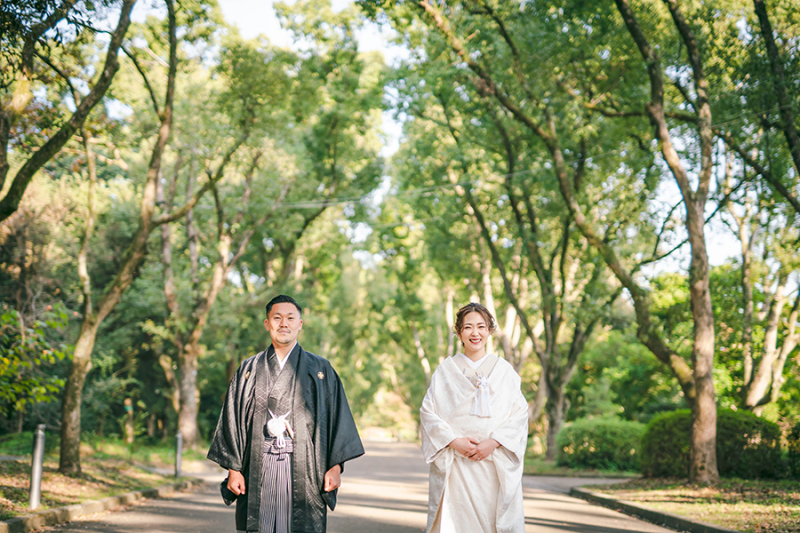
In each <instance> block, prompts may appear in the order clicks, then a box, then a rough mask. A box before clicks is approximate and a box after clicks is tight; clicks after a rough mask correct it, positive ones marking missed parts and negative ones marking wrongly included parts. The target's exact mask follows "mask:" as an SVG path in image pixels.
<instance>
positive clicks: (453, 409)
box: [420, 303, 528, 533]
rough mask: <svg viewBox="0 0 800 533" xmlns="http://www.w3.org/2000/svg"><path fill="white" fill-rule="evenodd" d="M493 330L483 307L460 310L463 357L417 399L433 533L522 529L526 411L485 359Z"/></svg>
mask: <svg viewBox="0 0 800 533" xmlns="http://www.w3.org/2000/svg"><path fill="white" fill-rule="evenodd" d="M496 328H497V324H496V322H495V319H494V317H493V316H492V314H491V313H490V312H489V310H488V309H487V308H486V307H484V306H482V305H480V304H477V303H470V304H467V305H465V306H464V307H462V308H461V309H460V310H459V312H458V315H457V317H456V324H455V333H456V335H457V336H458V337H459V339H460V340H461V344H462V346H463V349H464V352H463V353H459V354H456V355H455V356H453V357H448V358H447V359H446V360H445V361H444V362H443V363H442V364H441V365H439V368H437V369H436V372H435V373H434V374H433V377H432V378H431V385H430V387H429V388H428V392H427V393H426V394H425V399H424V400H423V401H422V407H421V408H420V421H421V425H422V452H423V454H424V455H425V460H426V461H427V462H428V463H429V464H430V480H429V490H428V527H427V531H428V532H430V533H438V532H441V533H465V532H471V531H482V532H484V533H524V531H525V516H524V513H523V507H522V466H523V462H524V461H523V459H524V455H525V448H526V445H527V438H528V405H527V402H526V401H525V398H524V396H523V395H522V392H521V391H520V378H519V376H518V375H517V373H516V372H515V371H514V368H513V367H512V366H511V365H510V364H509V363H508V362H507V361H506V360H504V359H500V358H499V357H497V356H496V355H493V354H488V353H486V342H487V340H488V339H489V336H490V335H491V334H492V333H493V332H494V331H495V329H496Z"/></svg>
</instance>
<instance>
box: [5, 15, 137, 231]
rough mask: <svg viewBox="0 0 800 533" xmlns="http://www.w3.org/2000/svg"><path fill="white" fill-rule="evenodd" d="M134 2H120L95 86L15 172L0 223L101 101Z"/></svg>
mask: <svg viewBox="0 0 800 533" xmlns="http://www.w3.org/2000/svg"><path fill="white" fill-rule="evenodd" d="M135 2H136V0H124V1H123V3H122V11H121V12H120V17H119V22H118V24H117V28H116V29H115V30H114V34H113V35H112V37H111V41H110V42H109V45H108V52H107V53H106V61H105V65H104V67H103V70H102V72H101V74H100V78H99V79H98V80H97V83H95V85H94V87H93V88H92V90H91V91H90V92H89V94H88V95H86V97H85V98H83V99H82V100H81V102H80V104H76V105H77V108H76V109H75V112H74V113H73V114H72V117H70V119H69V121H67V123H66V124H64V125H63V126H62V127H61V129H59V130H58V132H56V134H55V135H53V136H52V137H51V138H50V140H48V141H47V142H46V143H45V144H44V145H43V146H42V147H41V148H39V150H37V151H36V153H34V154H33V155H31V157H30V158H29V159H28V160H27V161H26V162H25V164H23V165H22V168H20V169H19V171H18V172H17V174H16V176H15V177H14V181H13V182H12V183H11V187H9V189H8V192H7V193H6V195H5V196H4V197H3V199H2V200H0V222H2V221H3V220H5V219H7V218H8V217H9V216H11V215H12V214H13V213H14V211H16V210H17V208H18V207H19V203H20V202H21V201H22V197H23V195H24V194H25V190H26V189H27V188H28V184H29V183H30V181H31V179H33V176H34V174H36V172H38V171H39V169H41V168H42V167H43V166H44V165H45V164H46V163H47V162H48V161H50V160H51V159H52V158H53V157H54V156H55V155H56V154H57V153H58V151H59V150H61V148H62V147H63V146H64V145H65V144H66V143H67V141H69V139H70V138H71V137H72V135H73V134H74V133H75V132H76V131H77V130H78V129H80V127H81V125H82V124H83V123H84V121H85V120H86V117H88V116H89V113H90V112H91V111H92V109H93V108H94V106H95V105H97V104H98V103H99V102H100V100H102V98H103V96H104V95H105V94H106V91H107V90H108V88H109V87H110V86H111V82H112V80H113V79H114V75H115V74H116V73H117V71H118V70H119V57H118V55H119V47H120V46H121V45H122V39H123V38H124V37H125V33H126V32H127V31H128V27H129V26H130V23H131V18H130V15H131V10H132V9H133V5H134V3H135Z"/></svg>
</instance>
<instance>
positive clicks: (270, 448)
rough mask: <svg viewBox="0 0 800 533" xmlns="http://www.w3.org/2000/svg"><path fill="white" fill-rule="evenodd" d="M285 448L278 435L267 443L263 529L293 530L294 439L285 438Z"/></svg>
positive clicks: (280, 532) (263, 532)
mask: <svg viewBox="0 0 800 533" xmlns="http://www.w3.org/2000/svg"><path fill="white" fill-rule="evenodd" d="M284 440H285V442H286V444H285V446H283V447H282V448H279V447H278V446H276V441H277V439H276V438H275V437H268V438H267V440H266V442H265V443H264V462H263V470H262V471H261V512H260V516H259V520H258V521H259V525H260V527H259V530H258V531H259V533H290V531H291V527H290V523H291V515H292V458H291V456H290V454H291V453H292V452H293V451H294V441H292V439H290V438H285V439H284Z"/></svg>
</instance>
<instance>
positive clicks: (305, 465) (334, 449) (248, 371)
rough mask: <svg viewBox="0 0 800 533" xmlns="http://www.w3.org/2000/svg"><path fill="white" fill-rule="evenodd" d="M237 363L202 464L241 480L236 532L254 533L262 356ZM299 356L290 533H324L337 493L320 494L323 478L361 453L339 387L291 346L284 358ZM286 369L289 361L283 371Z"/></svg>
mask: <svg viewBox="0 0 800 533" xmlns="http://www.w3.org/2000/svg"><path fill="white" fill-rule="evenodd" d="M272 351H273V348H272V346H270V347H269V349H268V351H264V352H261V353H259V354H257V355H255V356H253V357H251V358H249V359H247V360H246V361H244V362H243V363H242V365H241V366H240V367H239V370H238V371H237V372H236V375H235V376H234V377H233V379H232V380H231V383H230V385H229V386H228V394H227V396H226V398H225V403H224V405H223V407H222V413H221V414H220V418H219V423H218V424H217V430H216V433H215V434H214V439H213V441H212V442H211V448H210V449H209V451H208V458H209V459H210V460H212V461H214V462H215V463H217V464H219V465H220V466H221V467H223V468H227V469H231V470H238V471H239V472H242V473H243V474H244V477H245V483H246V491H245V494H243V495H241V496H239V497H238V498H237V499H236V529H237V530H239V531H258V529H259V506H260V502H261V483H260V480H261V471H262V461H263V453H262V452H263V448H264V442H265V437H264V426H265V425H266V423H267V420H268V418H269V414H268V411H267V401H268V397H269V390H270V383H269V381H270V379H269V375H270V373H269V369H268V367H267V363H266V360H267V355H268V353H271V352H272ZM295 356H296V357H297V360H296V362H294V364H292V365H291V366H292V369H293V370H294V371H295V372H296V374H295V379H294V380H293V382H294V387H293V388H294V391H293V394H294V400H293V402H292V403H293V412H292V419H293V421H294V424H293V429H294V433H295V438H294V453H292V456H291V457H292V516H291V528H292V533H325V528H326V517H327V509H326V508H325V507H326V504H327V506H328V507H330V509H331V510H333V508H334V507H335V505H336V491H335V490H334V491H331V492H323V486H324V479H325V473H326V472H327V471H328V470H330V468H331V467H333V466H334V465H337V464H338V465H343V463H344V462H345V461H349V460H350V459H354V458H356V457H359V456H361V455H363V454H364V447H363V446H362V444H361V439H360V438H359V436H358V430H357V429H356V425H355V422H354V420H353V415H352V413H351V412H350V407H349V405H348V404H347V398H346V397H345V393H344V388H343V387H342V382H341V381H340V380H339V376H338V375H337V374H336V372H335V371H334V369H333V367H332V366H331V364H330V363H329V362H328V361H327V360H326V359H323V358H322V357H320V356H318V355H315V354H313V353H310V352H306V351H305V350H303V348H301V347H300V345H299V344H297V345H296V346H295V347H294V350H292V353H291V354H290V355H289V356H287V357H290V358H294V357H295ZM288 364H289V362H288V361H287V365H288Z"/></svg>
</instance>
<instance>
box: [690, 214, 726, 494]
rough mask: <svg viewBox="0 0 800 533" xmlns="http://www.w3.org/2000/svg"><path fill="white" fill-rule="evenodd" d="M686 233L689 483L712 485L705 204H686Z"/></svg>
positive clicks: (713, 407)
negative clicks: (690, 337)
mask: <svg viewBox="0 0 800 533" xmlns="http://www.w3.org/2000/svg"><path fill="white" fill-rule="evenodd" d="M686 207H687V212H688V216H687V224H686V226H687V230H688V231H689V242H690V243H691V247H692V259H691V264H690V267H689V284H690V289H689V294H690V298H691V304H692V315H693V318H694V345H693V347H692V363H693V366H694V382H695V391H696V395H697V396H696V399H695V402H694V403H693V404H692V445H691V450H692V453H691V465H690V470H689V474H690V479H691V480H692V481H693V482H695V483H702V484H709V483H716V482H717V481H718V480H719V472H718V470H717V438H716V436H717V400H716V394H715V392H714V374H713V372H714V310H713V308H712V305H711V291H710V286H709V285H710V282H709V267H708V253H707V251H706V240H705V228H704V224H705V220H704V214H703V208H704V207H705V201H701V202H691V203H689V202H687V206H686Z"/></svg>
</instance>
